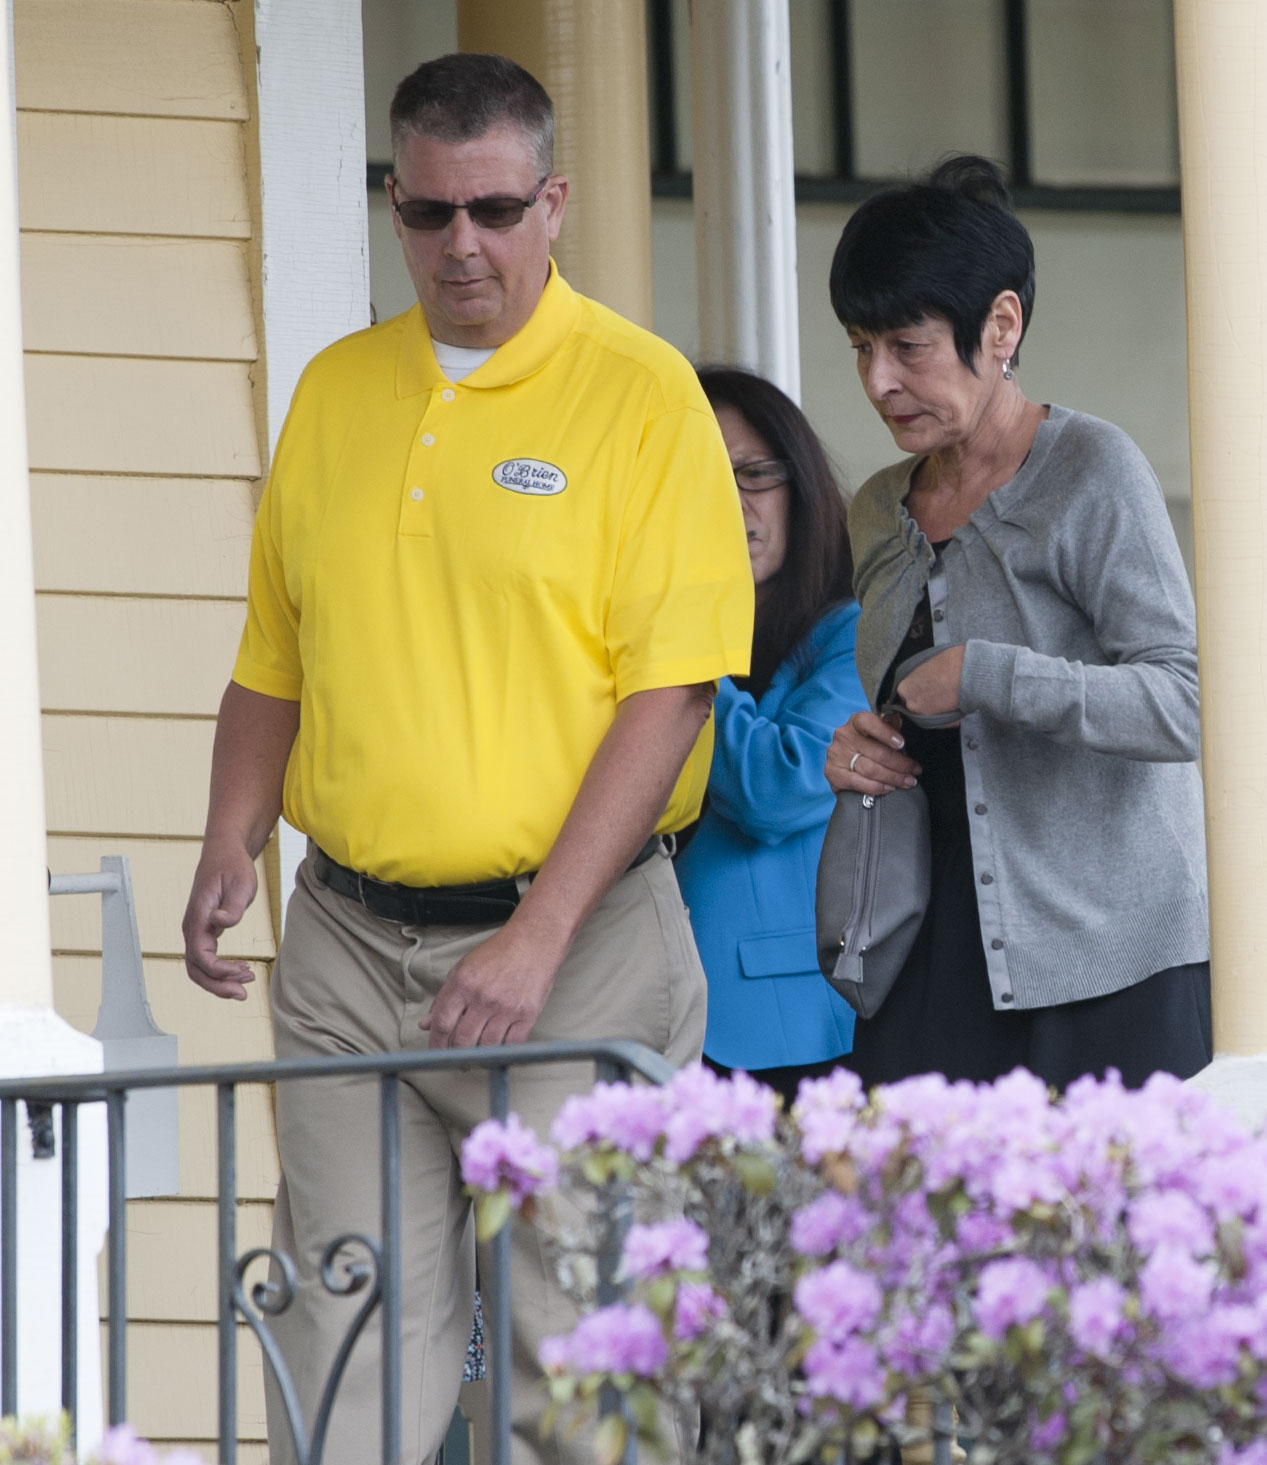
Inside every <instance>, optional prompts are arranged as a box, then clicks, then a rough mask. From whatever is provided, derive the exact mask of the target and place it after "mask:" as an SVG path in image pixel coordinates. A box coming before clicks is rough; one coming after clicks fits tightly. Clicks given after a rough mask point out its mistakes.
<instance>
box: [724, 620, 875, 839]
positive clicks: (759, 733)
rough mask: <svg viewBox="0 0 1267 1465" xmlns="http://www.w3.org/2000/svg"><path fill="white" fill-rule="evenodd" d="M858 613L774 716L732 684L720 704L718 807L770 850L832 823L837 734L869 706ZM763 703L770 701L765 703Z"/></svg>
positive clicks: (839, 628) (838, 628) (838, 629)
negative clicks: (858, 658)
mask: <svg viewBox="0 0 1267 1465" xmlns="http://www.w3.org/2000/svg"><path fill="white" fill-rule="evenodd" d="M857 623H858V607H857V605H856V604H851V605H850V606H849V607H847V608H846V609H845V610H844V611H843V612H840V613H838V614H837V619H836V623H835V627H834V630H833V632H832V634H831V635H830V637H829V638H827V639H825V641H824V642H823V644H821V646H820V647H819V649H818V651H817V652H816V654H815V656H814V659H813V662H812V664H811V665H810V668H809V670H808V673H807V674H806V676H805V677H804V679H803V680H802V681H801V682H800V683H799V684H798V685H797V686H796V687H795V688H794V689H793V690H792V692H791V693H790V694H789V695H788V696H787V697H786V698H785V699H784V700H783V701H782V704H781V705H780V706H778V707H777V709H776V710H775V711H774V712H773V714H772V715H770V716H763V715H762V714H761V712H760V711H759V709H758V704H757V703H756V702H755V701H754V700H753V698H752V696H751V695H750V694H749V693H748V692H743V691H740V690H739V688H738V687H736V686H735V684H734V683H733V682H732V681H730V680H729V678H727V679H726V680H724V681H723V682H722V683H721V686H720V687H719V689H718V692H717V699H716V702H715V704H714V706H715V712H716V718H717V731H716V743H715V746H714V750H713V766H712V772H711V773H710V775H709V780H708V796H709V800H710V803H711V806H712V808H714V809H715V810H716V811H717V813H719V814H720V815H722V817H723V818H726V819H728V820H730V822H731V823H732V824H735V825H737V826H738V827H739V828H740V829H741V830H742V831H743V833H745V834H746V835H748V836H749V837H750V838H752V839H756V840H759V841H761V842H762V843H763V844H777V843H778V842H779V841H780V840H782V839H786V838H787V837H788V836H789V835H792V834H799V833H801V832H802V831H804V830H806V829H812V828H814V826H815V825H821V824H825V823H826V822H827V820H828V818H829V817H830V815H831V811H832V809H833V807H834V806H835V802H836V796H835V794H834V793H833V792H832V790H831V788H830V786H829V785H828V783H827V779H826V777H825V776H824V774H823V764H824V761H825V760H826V757H827V748H828V745H829V744H830V742H831V740H832V735H833V734H834V733H835V731H836V729H837V727H839V726H840V724H841V723H843V722H847V721H848V719H849V718H850V717H851V716H852V715H853V714H854V713H855V712H859V711H862V710H863V709H865V708H866V706H867V699H866V694H865V693H864V692H863V690H862V685H861V683H860V682H859V680H858V672H857V667H856V666H855V663H854V632H855V628H856V626H857ZM763 700H764V699H763Z"/></svg>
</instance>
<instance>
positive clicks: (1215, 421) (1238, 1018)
mask: <svg viewBox="0 0 1267 1465" xmlns="http://www.w3.org/2000/svg"><path fill="white" fill-rule="evenodd" d="M1175 49H1176V60H1177V66H1178V83H1179V138H1180V145H1181V146H1180V152H1181V158H1182V181H1183V243H1184V258H1185V269H1186V276H1187V310H1188V397H1189V413H1190V418H1191V434H1192V498H1193V516H1194V527H1195V542H1196V577H1197V612H1198V625H1199V640H1200V655H1201V692H1202V705H1203V713H1202V723H1203V727H1202V734H1203V746H1204V771H1205V797H1206V828H1207V835H1208V840H1209V876H1210V913H1211V937H1212V943H1213V963H1214V1048H1215V1052H1216V1054H1219V1055H1234V1054H1264V1055H1267V923H1265V921H1264V909H1265V906H1264V887H1265V885H1267V757H1264V752H1263V735H1264V729H1265V728H1267V593H1265V591H1264V585H1265V579H1267V491H1265V482H1264V474H1265V472H1267V10H1265V9H1264V8H1263V7H1262V6H1259V5H1253V4H1245V3H1244V0H1175ZM1263 1070H1264V1075H1265V1077H1264V1078H1263V1079H1262V1080H1260V1082H1261V1083H1262V1084H1263V1085H1264V1087H1263V1089H1262V1093H1263V1095H1264V1102H1265V1103H1267V1064H1264V1065H1263Z"/></svg>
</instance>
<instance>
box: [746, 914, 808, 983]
mask: <svg viewBox="0 0 1267 1465" xmlns="http://www.w3.org/2000/svg"><path fill="white" fill-rule="evenodd" d="M739 970H740V971H741V972H742V973H743V974H744V976H745V977H802V976H804V975H805V974H806V973H807V972H813V973H817V971H818V945H817V937H816V936H815V934H814V928H813V926H804V927H802V928H801V929H800V930H797V931H771V932H770V933H769V934H768V935H765V936H744V937H743V938H742V939H741V940H740V942H739Z"/></svg>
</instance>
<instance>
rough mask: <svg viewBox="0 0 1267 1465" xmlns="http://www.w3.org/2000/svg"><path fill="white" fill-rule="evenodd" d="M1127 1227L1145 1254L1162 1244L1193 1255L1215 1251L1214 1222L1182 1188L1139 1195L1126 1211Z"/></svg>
mask: <svg viewBox="0 0 1267 1465" xmlns="http://www.w3.org/2000/svg"><path fill="white" fill-rule="evenodd" d="M1126 1230H1127V1234H1128V1235H1129V1236H1130V1238H1131V1241H1132V1242H1133V1243H1134V1245H1135V1249H1136V1250H1137V1251H1139V1252H1142V1253H1143V1254H1144V1255H1145V1256H1147V1255H1148V1254H1149V1253H1150V1252H1152V1251H1155V1250H1156V1249H1157V1248H1158V1247H1159V1246H1175V1247H1181V1248H1182V1249H1183V1250H1184V1251H1186V1252H1188V1253H1189V1255H1191V1256H1209V1254H1210V1253H1211V1252H1212V1251H1213V1250H1214V1224H1213V1222H1212V1221H1211V1220H1210V1217H1209V1216H1208V1215H1207V1214H1206V1213H1205V1211H1203V1210H1202V1209H1201V1207H1200V1206H1199V1205H1198V1204H1197V1203H1196V1201H1194V1200H1193V1199H1192V1197H1191V1196H1188V1195H1185V1194H1184V1193H1183V1191H1181V1190H1154V1191H1150V1192H1149V1193H1148V1194H1147V1195H1140V1196H1136V1198H1135V1199H1134V1200H1133V1201H1131V1203H1130V1205H1129V1206H1128V1207H1127V1210H1126Z"/></svg>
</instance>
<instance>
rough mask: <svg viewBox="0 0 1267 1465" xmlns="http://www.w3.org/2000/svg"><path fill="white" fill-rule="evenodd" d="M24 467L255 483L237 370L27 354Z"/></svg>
mask: <svg viewBox="0 0 1267 1465" xmlns="http://www.w3.org/2000/svg"><path fill="white" fill-rule="evenodd" d="M25 375H26V395H27V402H26V408H27V412H26V415H27V438H28V448H29V453H30V463H31V467H32V468H34V469H50V470H54V471H57V470H60V471H63V472H79V473H115V474H135V473H147V474H148V473H152V474H157V475H161V476H171V475H184V474H192V475H206V476H207V477H214V478H258V477H259V474H260V455H259V443H258V440H257V438H256V432H255V404H254V402H253V400H252V396H251V369H250V367H249V366H248V365H247V364H245V363H243V362H227V361H226V362H222V361H168V360H163V361H155V360H145V359H139V358H136V357H125V358H118V357H101V356H62V355H48V356H44V355H39V354H34V355H32V354H28V355H27V357H26V360H25Z"/></svg>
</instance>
